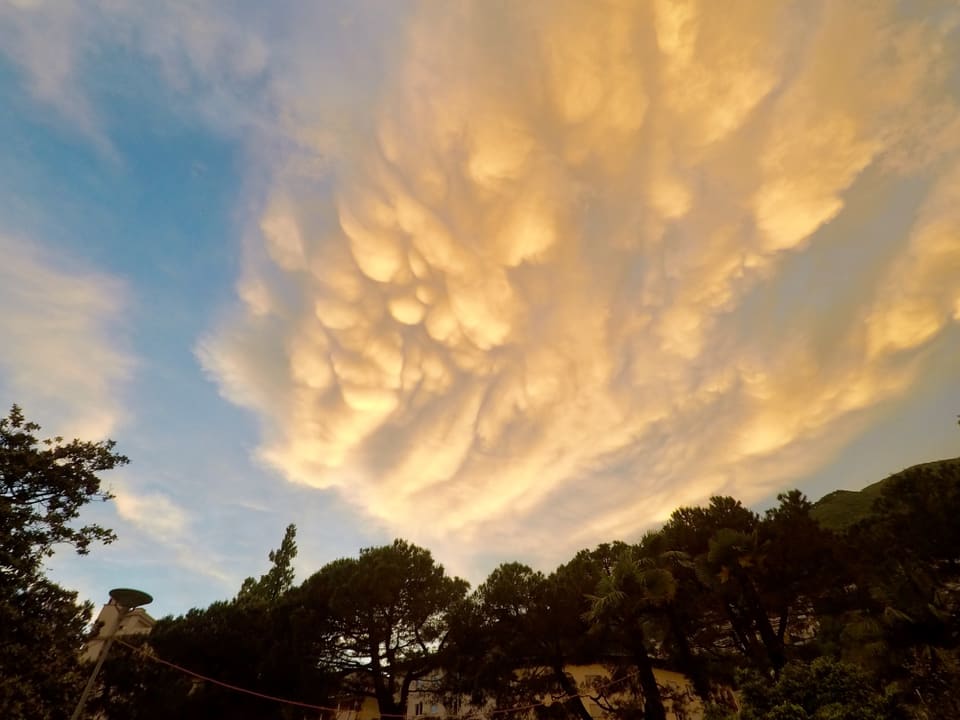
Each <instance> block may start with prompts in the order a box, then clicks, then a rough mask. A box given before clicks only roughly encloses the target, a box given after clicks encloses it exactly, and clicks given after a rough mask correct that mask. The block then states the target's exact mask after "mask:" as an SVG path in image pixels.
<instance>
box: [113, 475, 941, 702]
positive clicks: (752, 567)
mask: <svg viewBox="0 0 960 720" xmlns="http://www.w3.org/2000/svg"><path fill="white" fill-rule="evenodd" d="M880 487H881V491H880V492H879V494H878V496H877V499H876V501H875V503H874V504H873V507H872V509H871V511H870V512H869V513H868V514H866V515H862V516H859V518H860V519H859V520H857V521H856V522H853V523H840V524H838V525H837V527H843V528H846V529H845V530H842V531H834V530H831V529H830V528H827V527H824V525H823V523H821V522H820V521H819V520H818V517H817V514H816V512H815V510H816V508H817V505H815V504H813V503H811V502H810V501H809V500H808V499H807V498H806V497H805V496H804V495H803V494H802V493H800V492H799V491H791V492H787V493H784V494H782V495H780V496H779V497H778V503H777V505H776V506H774V507H773V508H771V509H770V510H768V511H767V512H765V513H764V514H763V515H759V514H757V513H755V512H753V511H752V510H750V509H748V508H745V507H744V506H743V505H742V504H741V503H740V502H739V501H737V500H736V499H734V498H725V497H717V498H712V499H711V501H710V503H709V504H708V505H707V506H705V507H694V508H680V509H678V510H677V511H676V512H675V513H674V514H673V515H672V516H671V518H670V520H669V521H668V522H667V523H666V525H665V526H664V527H663V528H662V529H660V530H658V531H656V532H652V533H649V534H648V535H646V536H644V537H643V538H642V540H641V541H640V542H639V543H638V544H636V545H629V544H626V543H623V542H613V543H608V544H603V545H600V546H598V547H597V548H595V549H593V550H583V551H581V552H579V553H577V554H576V555H575V556H574V557H573V558H572V559H571V560H570V561H569V562H567V563H565V564H563V565H561V566H560V567H558V568H557V569H556V570H554V571H553V572H551V573H549V574H544V573H542V572H539V571H537V570H534V569H533V568H530V567H528V566H526V565H523V564H520V563H505V564H503V565H501V566H499V567H498V568H496V569H495V570H494V571H493V572H492V573H491V574H490V575H489V577H488V578H487V579H486V581H485V582H483V583H482V584H481V585H480V586H479V587H478V588H477V590H476V591H475V592H474V593H473V594H471V595H467V584H466V583H465V582H464V581H462V580H459V579H457V578H451V577H449V576H447V575H446V574H445V572H444V570H443V568H442V567H441V566H440V565H439V564H437V563H436V562H435V561H434V559H433V558H432V556H431V555H430V553H429V551H427V550H425V549H423V548H419V547H417V546H415V545H412V544H410V543H407V542H405V541H403V540H396V541H395V542H394V543H392V544H391V545H386V546H382V547H375V548H368V549H366V550H362V551H361V552H360V554H359V556H358V557H352V558H342V559H339V560H336V561H334V562H331V563H329V564H328V565H326V566H325V567H323V568H322V569H321V570H320V571H319V572H318V573H316V574H315V575H314V576H312V577H311V578H309V579H308V580H307V581H306V582H304V583H303V584H302V585H301V586H299V587H294V586H293V585H292V568H291V563H290V561H291V560H292V558H293V555H294V554H295V552H296V546H295V543H294V529H293V526H291V527H290V528H288V530H287V534H286V535H285V537H284V541H283V543H281V546H280V548H279V549H278V550H276V551H273V552H271V553H270V561H271V563H272V567H271V568H270V569H269V570H268V572H267V573H266V574H264V575H262V576H261V577H260V578H259V579H256V580H255V579H253V578H249V579H248V580H247V581H246V582H245V583H244V586H243V588H242V589H241V592H240V593H239V595H238V596H237V598H236V600H234V601H232V602H228V603H215V604H214V605H212V606H211V607H209V608H207V609H206V610H195V611H191V613H188V614H187V615H186V616H183V617H181V618H176V619H172V618H171V619H167V620H164V621H162V622H161V623H159V624H158V625H157V627H156V629H155V631H154V635H153V636H152V637H151V639H150V646H151V647H152V648H153V650H154V651H155V652H157V653H158V654H160V655H161V656H162V657H165V658H167V659H171V660H174V661H175V662H180V663H181V664H183V665H186V666H189V667H191V668H193V669H196V670H199V671H200V672H203V673H204V674H208V675H211V676H213V677H217V678H220V679H222V680H225V681H227V682H231V683H233V684H236V685H240V686H244V687H248V688H251V689H255V690H258V691H260V692H267V693H269V694H272V695H278V696H283V697H291V698H295V699H299V700H305V701H307V702H314V703H316V704H327V705H330V704H336V703H338V702H343V701H350V700H352V699H356V698H358V697H363V696H368V697H374V698H375V699H376V700H377V702H378V705H379V708H380V713H381V714H382V715H384V716H388V715H393V714H402V713H404V712H405V711H406V706H407V701H408V698H409V696H410V693H411V692H412V691H413V689H414V688H415V687H416V688H417V691H418V692H427V693H431V694H433V695H434V698H435V699H436V700H438V701H443V702H447V701H453V700H454V697H456V699H457V700H459V699H461V698H462V699H464V700H467V701H469V702H470V703H472V704H473V705H474V706H475V708H474V709H478V708H482V707H485V708H487V709H489V708H490V707H491V706H493V707H496V708H497V709H498V710H499V711H500V712H502V713H505V714H506V715H508V716H510V717H515V718H517V719H518V720H519V718H520V717H521V716H523V717H524V718H527V717H530V716H533V717H535V718H536V719H537V720H591V714H590V712H588V710H587V706H586V703H585V700H584V694H586V695H588V696H589V698H590V700H591V701H593V703H596V705H591V707H593V708H594V710H595V709H596V707H600V708H601V712H602V713H603V714H604V716H605V718H608V719H609V720H640V719H641V718H662V717H664V716H665V715H667V710H668V709H669V707H670V705H671V702H673V701H674V700H678V701H679V702H682V703H684V704H685V703H687V702H688V701H694V698H693V697H692V695H691V692H690V690H689V689H687V690H680V691H675V690H671V689H668V687H667V686H665V685H659V684H658V679H657V674H656V673H657V671H658V669H660V668H663V669H672V670H677V671H680V672H682V673H685V674H686V675H687V677H689V678H691V680H692V681H693V686H694V687H695V689H696V692H697V694H698V695H699V696H700V698H701V699H702V701H703V703H704V707H705V716H706V717H707V718H710V719H711V720H721V719H722V720H729V719H731V718H733V717H735V712H734V710H735V705H736V703H735V701H734V699H733V695H732V693H731V686H733V685H735V684H738V683H739V690H740V692H741V694H742V698H743V706H744V707H743V714H742V718H743V719H744V720H771V719H774V718H778V719H780V720H790V719H801V720H873V719H874V718H890V719H891V720H895V719H899V718H904V719H905V720H906V719H908V718H915V719H917V720H920V719H923V720H928V719H932V718H935V717H947V716H950V717H952V716H958V717H960V690H958V688H960V654H958V646H960V620H958V619H960V612H958V611H960V562H958V561H960V530H958V529H957V528H958V527H960V526H957V524H956V523H955V522H954V518H955V517H957V516H958V515H960V461H945V462H941V463H933V464H928V465H926V466H919V467H918V468H913V469H911V470H908V471H905V472H904V473H899V474H898V475H896V476H894V477H893V478H890V479H888V480H887V481H884V482H883V483H882V484H881V485H880ZM128 660H129V661H128V662H126V663H123V664H122V665H118V666H116V667H113V668H108V675H111V677H113V678H114V679H115V680H112V681H111V682H112V683H113V684H111V685H109V688H110V692H108V696H109V697H110V700H111V702H112V703H113V704H112V709H111V708H108V711H109V712H108V713H107V717H116V718H120V717H123V718H128V717H129V718H133V719H135V720H152V719H153V718H160V717H185V718H194V717H197V718H199V717H209V716H230V717H237V718H241V719H242V718H251V720H252V718H254V717H264V718H277V719H278V720H279V719H280V718H286V717H288V716H289V717H292V716H293V715H291V712H292V711H290V710H284V709H283V708H281V707H279V706H271V705H270V704H269V703H261V702H252V701H247V700H245V699H244V698H243V697H242V696H235V695H232V694H231V693H230V692H228V691H225V690H223V689H221V688H216V687H213V686H207V685H204V684H201V685H194V684H191V683H189V682H185V681H184V680H183V678H182V677H181V676H179V675H176V674H172V673H170V671H167V670H163V669H162V668H160V669H158V668H157V666H153V665H149V664H147V663H145V662H144V661H142V660H137V659H135V658H134V659H129V658H128ZM590 663H594V664H601V665H602V666H604V667H605V669H606V672H607V675H608V677H606V678H605V679H604V680H603V681H602V682H594V683H593V685H591V686H590V687H587V688H584V687H578V686H577V685H576V682H575V680H574V678H573V676H572V675H571V674H570V673H569V672H568V668H569V666H571V665H575V664H590ZM734 670H735V671H736V672H734ZM124 673H126V679H123V676H124ZM117 678H121V679H122V681H121V679H117ZM425 681H426V682H425ZM611 681H612V682H613V683H614V685H613V686H609V687H608V685H609V683H610V682H611ZM611 688H615V689H611ZM678 693H679V694H678ZM681 696H683V697H681ZM658 698H659V699H660V700H662V702H660V701H659V700H658ZM541 700H546V701H547V702H545V703H544V704H539V703H540V701H541ZM448 707H449V705H448ZM531 707H533V709H532V710H531V709H530V708H531ZM511 708H526V709H523V710H517V711H516V712H511V711H510V709H511ZM284 713H286V714H284Z"/></svg>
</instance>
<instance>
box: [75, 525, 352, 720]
mask: <svg viewBox="0 0 960 720" xmlns="http://www.w3.org/2000/svg"><path fill="white" fill-rule="evenodd" d="M295 537H296V527H295V526H294V525H289V526H287V529H286V532H285V533H284V537H283V541H282V542H281V544H280V548H279V549H278V550H273V551H270V553H269V557H270V560H271V561H272V562H273V566H272V567H271V568H270V569H269V570H268V571H267V572H266V573H265V574H264V575H262V576H261V577H260V578H259V579H254V578H247V579H246V580H245V581H244V583H243V586H242V588H241V591H240V593H239V594H238V596H237V597H236V598H235V599H234V600H231V601H220V602H215V603H213V604H211V605H210V606H209V607H207V608H204V609H197V608H194V609H192V610H190V611H189V612H187V613H186V614H185V615H182V616H179V617H176V618H173V617H166V618H163V619H161V620H160V621H158V622H157V624H156V625H155V626H154V628H153V630H152V631H151V633H150V636H149V637H148V638H146V639H145V643H146V645H145V646H144V647H146V648H148V652H150V653H155V654H156V655H157V656H159V657H160V658H162V659H164V660H167V661H170V662H174V663H177V664H180V665H183V666H184V667H187V668H189V669H191V670H193V671H194V672H198V673H200V674H202V675H206V676H208V677H212V678H214V679H216V680H219V681H221V682H225V683H229V684H231V685H235V686H238V687H243V688H246V689H249V690H252V691H255V692H259V693H264V694H267V695H272V696H274V697H282V698H286V699H290V700H296V701H300V702H306V703H311V704H314V705H329V704H330V697H331V696H332V695H333V693H334V691H335V689H336V685H335V682H334V679H333V678H332V677H331V675H330V673H328V672H327V671H326V668H325V667H322V666H321V665H319V664H318V662H317V658H318V655H319V651H318V647H319V643H320V642H322V640H323V638H324V637H325V636H326V631H327V625H326V620H325V615H324V613H325V608H324V607H316V606H315V605H314V604H311V603H308V602H306V600H307V594H306V593H305V592H304V591H303V589H302V588H296V587H292V580H293V568H292V563H291V561H292V560H293V558H294V557H295V556H296V552H297V548H296V542H295ZM103 678H104V688H105V689H104V692H103V693H102V694H101V695H100V697H99V698H98V699H97V701H96V702H94V703H93V707H94V709H96V710H98V711H99V712H101V713H102V714H103V715H104V717H106V718H123V720H160V719H161V718H171V717H177V718H184V720H192V719H193V718H196V719H197V720H199V718H208V717H230V718H236V720H245V719H247V718H249V720H286V719H287V718H292V717H301V715H298V714H296V713H295V712H294V709H293V708H291V707H289V706H284V705H283V704H280V703H276V702H273V701H268V700H263V699H258V698H252V697H250V696H249V695H246V694H239V693H236V692H234V691H231V690H228V689H225V688H223V687H218V686H217V685H215V684H211V683H195V682H193V681H192V680H191V678H189V677H187V676H184V675H182V674H180V673H178V672H176V671H174V670H172V669H170V668H167V667H164V666H161V665H158V664H157V663H155V662H152V661H151V660H149V659H148V658H145V657H143V656H142V655H140V654H133V652H132V651H131V650H130V649H129V648H125V647H119V648H117V650H116V651H114V652H113V653H112V659H111V660H108V661H107V664H106V667H105V668H104V673H103Z"/></svg>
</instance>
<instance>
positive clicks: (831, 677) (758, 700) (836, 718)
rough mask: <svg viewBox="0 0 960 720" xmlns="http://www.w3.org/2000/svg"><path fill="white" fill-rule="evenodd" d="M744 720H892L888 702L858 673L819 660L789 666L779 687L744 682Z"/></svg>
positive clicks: (756, 677)
mask: <svg viewBox="0 0 960 720" xmlns="http://www.w3.org/2000/svg"><path fill="white" fill-rule="evenodd" d="M741 693H742V697H743V708H742V712H741V715H740V717H741V718H742V720H787V719H789V720H892V718H896V717H898V715H897V710H896V708H895V707H894V706H893V705H892V703H891V700H890V698H886V697H884V696H883V695H882V694H880V693H878V692H877V691H876V690H875V689H874V688H873V687H872V685H871V683H870V680H869V678H868V677H867V676H866V675H865V674H864V673H863V672H862V671H861V670H859V669H858V668H856V667H854V666H852V665H847V664H845V663H841V662H837V661H836V660H833V659H831V658H828V657H820V658H817V659H816V660H814V661H813V662H812V663H810V664H806V663H801V662H797V661H793V662H790V663H788V664H787V665H786V666H785V667H784V668H783V672H782V673H781V674H780V677H779V678H777V680H776V682H773V683H771V682H770V681H769V679H768V678H766V677H763V676H762V675H760V674H758V673H747V674H745V675H744V676H743V677H742V679H741Z"/></svg>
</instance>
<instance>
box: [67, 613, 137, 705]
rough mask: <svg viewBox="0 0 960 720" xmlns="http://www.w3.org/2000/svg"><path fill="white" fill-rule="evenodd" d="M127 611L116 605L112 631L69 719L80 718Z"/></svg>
mask: <svg viewBox="0 0 960 720" xmlns="http://www.w3.org/2000/svg"><path fill="white" fill-rule="evenodd" d="M128 612H130V610H129V609H128V608H125V607H121V606H119V605H118V606H117V625H116V627H114V628H113V632H112V633H110V636H109V637H108V638H107V640H106V642H104V644H103V649H102V650H101V651H100V656H99V657H98V658H97V664H96V665H94V666H93V672H92V673H90V679H89V680H87V685H86V687H84V688H83V694H82V695H81V696H80V702H78V703H77V708H76V709H75V710H74V711H73V715H71V716H70V720H80V716H81V714H82V713H83V707H84V705H86V704H87V699H88V698H89V697H90V692H91V691H92V690H93V685H94V683H96V681H97V675H98V674H99V673H100V668H102V667H103V661H104V660H106V659H107V653H108V652H110V646H111V645H113V639H114V638H115V637H116V636H117V631H118V630H119V629H120V623H121V622H122V621H123V618H125V617H126V616H127V613H128Z"/></svg>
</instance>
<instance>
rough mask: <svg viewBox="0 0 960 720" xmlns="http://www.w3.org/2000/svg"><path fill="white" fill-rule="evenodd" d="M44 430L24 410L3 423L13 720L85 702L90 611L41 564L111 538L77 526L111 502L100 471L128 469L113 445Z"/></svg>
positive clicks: (7, 665)
mask: <svg viewBox="0 0 960 720" xmlns="http://www.w3.org/2000/svg"><path fill="white" fill-rule="evenodd" d="M40 429H41V428H40V426H39V425H37V424H36V423H34V422H30V421H28V420H27V419H26V418H25V416H24V414H23V412H22V411H21V410H20V408H19V407H17V406H14V407H13V408H12V409H11V411H10V413H9V415H8V416H7V417H4V418H2V419H0V709H2V710H3V712H2V713H0V715H2V716H3V717H11V718H15V717H24V718H26V717H30V718H59V717H63V708H64V707H67V706H69V705H70V703H71V702H75V700H76V697H77V696H78V695H79V688H80V687H81V686H82V672H81V668H80V667H79V664H78V661H77V656H78V653H79V650H80V648H81V646H82V643H83V636H84V630H85V627H86V624H87V622H88V620H89V616H90V612H91V607H90V606H89V605H78V604H77V594H76V593H75V592H71V591H70V590H67V589H64V588H62V587H60V586H59V585H57V584H56V583H53V582H51V581H50V580H49V579H48V578H47V577H46V575H45V574H44V570H43V562H44V560H45V559H46V558H47V557H49V556H50V555H52V554H53V551H54V547H55V546H57V545H62V546H63V545H65V546H68V547H70V546H72V547H73V548H74V549H75V550H76V552H78V553H80V554H86V553H87V552H88V551H89V548H90V545H91V544H92V543H95V542H105V543H108V542H111V541H112V540H113V539H114V535H113V533H112V532H111V531H110V530H108V529H106V528H103V527H100V526H99V525H95V524H90V525H83V526H80V527H76V526H75V525H74V524H73V523H74V521H75V520H76V519H77V518H78V517H79V515H80V511H81V509H82V508H83V506H84V505H86V504H87V503H90V502H93V501H102V500H108V499H110V497H111V496H110V494H109V493H108V492H106V491H105V490H104V489H103V488H102V487H101V482H102V481H101V477H100V473H103V472H105V471H107V470H112V469H113V468H115V467H118V466H120V465H124V464H126V462H127V458H125V457H124V456H123V455H120V454H118V453H116V452H115V451H114V443H113V442H112V441H109V440H104V441H97V442H91V441H81V440H73V441H69V442H68V441H64V439H63V438H60V437H55V438H48V439H40V438H39V437H38V435H37V433H38V432H39V431H40Z"/></svg>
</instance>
